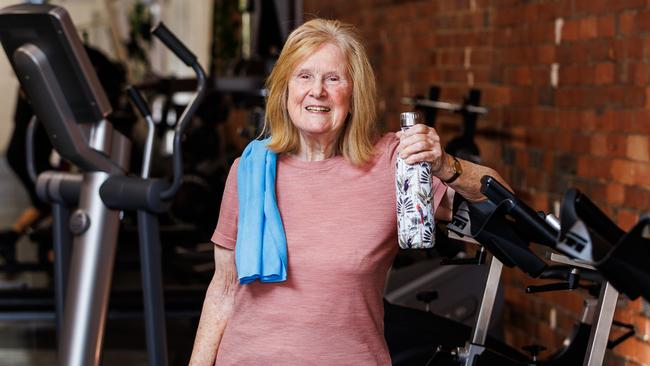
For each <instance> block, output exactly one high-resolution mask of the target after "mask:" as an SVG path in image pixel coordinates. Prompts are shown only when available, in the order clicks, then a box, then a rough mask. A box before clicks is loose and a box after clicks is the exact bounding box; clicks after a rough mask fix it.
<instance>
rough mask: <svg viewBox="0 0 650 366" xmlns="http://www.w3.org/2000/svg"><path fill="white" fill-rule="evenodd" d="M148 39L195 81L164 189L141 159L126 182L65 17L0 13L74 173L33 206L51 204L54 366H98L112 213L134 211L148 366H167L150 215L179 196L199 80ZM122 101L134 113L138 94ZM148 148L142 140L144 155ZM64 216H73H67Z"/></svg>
mask: <svg viewBox="0 0 650 366" xmlns="http://www.w3.org/2000/svg"><path fill="white" fill-rule="evenodd" d="M153 34H154V35H155V36H156V37H158V38H159V39H160V40H161V41H162V42H163V43H164V44H165V45H166V46H167V47H168V48H170V49H171V50H172V51H173V52H174V53H175V54H176V56H178V57H179V58H180V59H181V60H182V61H183V62H184V63H185V64H186V65H188V66H190V67H192V68H193V69H194V71H195V73H196V74H197V80H198V86H197V91H196V94H195V96H194V98H193V100H192V102H191V103H190V104H189V105H188V106H187V108H186V110H185V111H184V113H183V115H182V117H181V120H180V122H179V123H178V124H177V126H176V130H175V136H174V155H173V173H174V174H173V179H172V182H171V184H169V183H168V182H166V181H164V180H160V179H150V178H148V166H149V165H148V164H149V159H150V154H146V156H147V157H146V158H145V159H144V161H143V164H144V166H143V170H142V174H143V176H142V177H138V178H136V177H128V176H126V173H127V172H128V168H129V167H128V161H129V155H130V142H129V141H128V140H127V139H126V138H125V137H124V136H123V135H121V134H120V133H119V132H117V131H115V130H113V128H112V126H111V124H110V123H109V122H108V121H107V120H106V116H107V115H108V114H109V113H110V111H111V109H110V105H109V104H108V101H107V99H106V96H105V94H104V92H103V90H102V88H101V86H100V84H99V82H98V80H97V76H96V75H95V73H94V70H93V68H92V66H91V65H90V62H89V61H88V57H87V55H86V54H85V51H84V50H83V48H82V45H81V42H80V40H79V38H78V35H77V32H76V30H75V28H74V25H73V24H72V22H71V20H70V18H69V16H68V14H67V12H66V11H65V10H64V9H63V8H60V7H56V6H49V5H16V6H11V7H8V8H5V9H2V10H1V11H0V39H1V40H2V44H3V47H4V49H5V52H6V53H7V55H8V56H9V60H10V62H11V64H12V67H13V68H14V71H15V72H16V74H17V76H18V79H19V81H20V83H21V85H22V87H23V89H24V90H25V92H26V93H27V95H28V97H29V99H30V101H31V103H32V106H33V108H34V111H35V114H36V116H37V118H38V120H39V121H40V122H41V123H43V124H44V126H45V128H46V130H47V133H48V135H49V137H50V139H51V141H52V144H53V146H54V148H55V149H56V150H57V151H58V152H59V154H60V155H61V156H62V157H64V158H66V159H68V160H70V161H71V162H72V163H74V164H75V165H77V166H78V167H79V168H80V169H81V171H82V173H81V174H79V175H75V174H70V173H60V172H46V173H43V174H41V175H39V177H38V181H37V189H38V191H39V194H41V197H44V198H48V200H49V201H50V202H52V203H53V217H54V221H55V223H54V229H53V231H54V247H55V257H56V259H55V291H56V298H57V299H56V305H57V322H58V325H59V328H58V329H59V364H61V365H97V364H99V362H100V360H101V346H102V340H103V332H104V327H105V321H106V313H107V308H108V297H109V290H110V285H111V277H112V271H113V263H114V257H115V247H116V242H117V232H118V224H119V212H120V211H119V210H124V209H135V210H137V211H138V221H139V222H138V226H139V235H140V248H141V261H142V276H143V279H142V281H143V297H144V304H145V324H146V333H147V349H148V353H149V356H150V358H149V362H150V364H152V365H166V364H167V355H166V336H165V321H164V318H165V317H164V308H163V296H162V284H161V280H162V279H161V269H160V255H159V253H160V252H159V251H160V248H159V247H160V242H159V241H160V240H159V237H158V232H157V227H158V225H157V218H156V216H155V214H156V213H158V212H161V211H164V210H165V209H166V206H167V205H168V201H169V199H170V198H171V197H173V196H174V194H175V193H176V191H177V190H178V187H179V186H180V183H181V176H182V175H181V174H182V157H181V151H180V145H181V138H182V133H183V131H184V129H185V128H186V126H187V124H188V122H189V121H190V119H191V117H192V115H193V113H194V112H195V110H196V108H197V107H198V104H199V103H200V101H201V99H202V97H203V93H204V90H205V75H204V72H203V69H202V68H201V66H200V65H199V64H198V62H197V60H196V57H195V56H194V55H193V54H192V53H191V52H190V51H189V50H187V49H186V48H185V46H183V45H182V43H181V42H180V41H179V40H178V39H176V37H175V36H174V35H173V34H172V33H171V32H169V31H168V30H167V29H166V28H165V27H164V26H162V25H160V26H159V27H157V28H156V29H155V30H154V31H153ZM131 96H132V98H136V103H138V101H137V93H135V92H132V93H131ZM138 107H139V108H141V107H142V106H141V105H139V104H138ZM150 127H151V126H150ZM152 132H153V131H150V132H149V135H150V136H151V134H152ZM150 144H151V138H149V139H148V146H147V149H148V151H150V146H151V145H150ZM72 206H78V208H77V209H76V210H75V211H74V212H73V213H72V215H69V207H72Z"/></svg>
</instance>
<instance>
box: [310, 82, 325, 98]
mask: <svg viewBox="0 0 650 366" xmlns="http://www.w3.org/2000/svg"><path fill="white" fill-rule="evenodd" d="M309 94H310V95H311V96H312V97H314V98H319V97H322V96H323V94H325V88H324V84H323V81H322V80H318V79H317V80H315V81H314V82H313V84H312V86H311V89H310V90H309Z"/></svg>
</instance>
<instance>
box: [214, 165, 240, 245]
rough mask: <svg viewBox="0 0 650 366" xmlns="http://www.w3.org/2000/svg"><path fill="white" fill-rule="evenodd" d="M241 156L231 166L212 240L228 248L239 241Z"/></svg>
mask: <svg viewBox="0 0 650 366" xmlns="http://www.w3.org/2000/svg"><path fill="white" fill-rule="evenodd" d="M238 166H239V158H237V160H235V162H234V163H233V164H232V166H231V167H230V172H229V173H228V178H227V179H226V186H225V188H224V190H223V198H222V199H221V209H220V210H219V220H218V221H217V228H216V229H215V230H214V234H212V242H213V243H215V244H217V245H219V246H222V247H224V248H226V249H235V243H236V242H237V217H238V215H239V202H238V198H237V167H238Z"/></svg>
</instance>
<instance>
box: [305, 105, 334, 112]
mask: <svg viewBox="0 0 650 366" xmlns="http://www.w3.org/2000/svg"><path fill="white" fill-rule="evenodd" d="M306 109H307V110H308V111H312V112H329V111H330V109H329V108H328V107H317V106H309V107H307V108H306Z"/></svg>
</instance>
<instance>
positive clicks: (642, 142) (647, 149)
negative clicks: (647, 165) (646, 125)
mask: <svg viewBox="0 0 650 366" xmlns="http://www.w3.org/2000/svg"><path fill="white" fill-rule="evenodd" d="M648 140H649V137H648V136H647V135H629V136H627V142H626V144H625V145H626V156H627V157H628V158H630V159H632V160H638V161H644V162H648V161H650V143H649V142H648Z"/></svg>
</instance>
